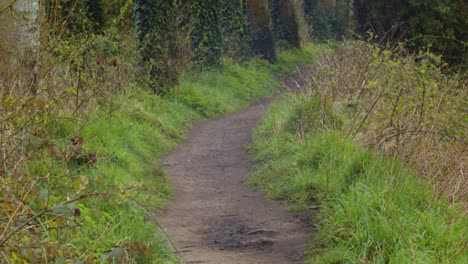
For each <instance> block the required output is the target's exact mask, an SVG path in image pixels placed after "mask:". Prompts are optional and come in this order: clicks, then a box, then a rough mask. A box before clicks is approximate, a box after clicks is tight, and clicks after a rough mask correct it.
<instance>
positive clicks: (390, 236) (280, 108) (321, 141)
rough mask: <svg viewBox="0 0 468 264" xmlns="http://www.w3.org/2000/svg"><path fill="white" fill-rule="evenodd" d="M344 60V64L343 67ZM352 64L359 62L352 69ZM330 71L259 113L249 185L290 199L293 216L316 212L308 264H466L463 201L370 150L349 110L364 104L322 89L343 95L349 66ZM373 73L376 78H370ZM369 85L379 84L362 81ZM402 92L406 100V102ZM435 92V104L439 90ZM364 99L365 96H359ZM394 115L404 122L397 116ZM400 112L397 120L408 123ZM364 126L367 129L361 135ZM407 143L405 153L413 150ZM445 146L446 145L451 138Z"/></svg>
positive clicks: (402, 164)
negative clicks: (343, 78) (355, 134)
mask: <svg viewBox="0 0 468 264" xmlns="http://www.w3.org/2000/svg"><path fill="white" fill-rule="evenodd" d="M356 54H358V53H356ZM347 55H348V56H351V55H350V54H347ZM360 56H363V55H362V54H361V55H360ZM330 61H332V60H330ZM338 61H339V60H338ZM321 62H323V61H321ZM335 62H336V60H335ZM340 62H341V61H340ZM347 62H348V63H349V61H347ZM347 62H346V58H345V61H343V64H347ZM390 62H391V61H390V60H387V61H385V63H384V64H383V65H386V66H388V65H391V66H395V65H405V66H404V67H401V69H405V70H406V72H405V73H406V74H410V73H411V71H410V70H409V69H411V68H410V67H409V66H408V65H407V64H404V62H401V61H400V64H395V63H393V64H392V63H390ZM321 65H322V66H323V67H325V68H326V67H327V66H328V65H327V64H325V63H323V64H321ZM364 65H365V64H364ZM353 67H354V69H355V68H356V67H357V66H356V64H354V65H352V64H351V65H350V66H349V68H353ZM349 68H347V69H349ZM327 69H328V68H326V69H325V72H326V73H320V70H319V73H318V75H322V77H323V76H324V75H326V76H327V77H328V78H327V79H325V78H321V77H318V78H319V79H320V78H321V79H320V80H321V82H315V85H314V86H313V87H314V88H315V89H314V90H315V92H313V91H308V93H306V94H303V95H286V96H285V97H284V98H283V99H282V100H280V101H279V102H277V103H275V104H273V105H272V107H271V109H270V110H269V111H268V112H267V114H266V115H265V116H264V117H263V120H262V122H261V123H260V125H259V126H258V128H257V130H256V133H255V135H254V144H253V145H252V147H251V150H252V156H253V158H254V159H255V160H256V161H257V162H258V166H257V168H256V170H255V172H254V173H253V174H252V176H251V178H250V180H249V183H250V184H251V185H252V186H256V187H259V188H261V189H263V190H265V191H266V193H267V195H268V196H269V197H270V198H271V199H279V200H284V201H285V202H286V204H287V205H288V206H289V207H290V208H291V209H292V210H296V211H306V210H315V209H317V208H320V211H319V212H318V215H317V217H316V219H315V220H314V221H316V224H317V232H316V233H315V234H314V237H313V240H312V242H311V246H310V247H309V250H308V254H307V262H308V263H466V262H467V261H468V255H467V253H466V232H467V230H466V226H468V221H467V219H466V217H465V214H464V209H463V207H462V204H461V203H459V202H453V200H451V199H449V198H448V196H447V195H443V194H441V192H439V191H436V189H435V188H434V186H437V185H433V184H431V182H429V181H427V180H424V179H423V178H422V177H421V174H420V171H419V170H417V169H413V168H414V167H413V165H412V164H414V163H412V162H409V161H408V160H406V159H402V156H399V155H391V156H390V155H389V152H387V149H380V148H378V147H377V146H374V148H366V147H365V146H366V145H365V144H363V141H364V140H363V139H362V137H355V138H353V137H352V136H350V133H349V131H350V130H351V131H352V129H350V127H351V128H352V126H353V116H354V114H355V113H356V111H351V110H352V109H356V108H357V109H360V108H361V107H362V106H363V105H364V103H362V102H364V101H365V100H364V99H362V101H361V102H359V101H358V103H356V101H355V100H353V99H354V98H353V96H352V95H350V93H347V95H348V96H347V97H346V100H344V99H343V98H342V97H340V96H338V92H337V93H333V95H334V96H335V97H333V96H332V95H331V93H330V92H327V91H325V90H327V89H328V88H329V87H330V86H332V85H338V87H336V89H337V90H336V91H340V86H339V85H343V83H344V82H337V81H336V79H334V78H335V76H339V75H340V74H341V73H342V72H340V70H343V68H334V69H333V72H329V71H328V70H327ZM330 70H332V69H330ZM394 70H395V69H394ZM348 73H349V72H348ZM385 73H386V74H387V75H390V76H388V79H390V80H396V81H397V82H398V84H399V85H402V83H405V79H402V78H396V76H393V75H392V74H395V72H392V71H388V70H387V71H385ZM399 73H400V74H401V73H403V72H399ZM366 74H367V73H366ZM369 76H376V75H375V74H372V72H371V73H369ZM398 76H403V75H398ZM429 76H435V75H434V73H432V74H429ZM411 78H413V77H411ZM315 80H317V79H315ZM348 81H349V82H348V83H353V81H352V80H348ZM368 81H373V80H372V79H370V80H369V79H367V80H366V82H365V83H369V82H368ZM361 83H362V82H360V83H359V84H361ZM374 84H375V83H374ZM439 85H441V83H439ZM320 87H322V88H320ZM403 87H405V86H403ZM437 87H441V86H437ZM341 88H343V89H344V87H343V86H341ZM318 89H322V91H317V90H318ZM402 89H403V88H402ZM440 89H441V90H443V89H442V88H440ZM328 91H329V90H328ZM347 91H348V92H349V90H347ZM451 91H453V89H452V90H451ZM392 94H393V95H394V96H396V95H397V93H392ZM402 94H403V95H405V94H404V93H400V100H403V99H402V98H404V97H405V96H403V95H402ZM445 94H447V93H445ZM358 95H359V94H356V96H358ZM431 96H433V97H434V98H437V94H436V93H433V94H431ZM360 98H365V96H363V95H362V92H361V95H360ZM373 98H375V97H373ZM333 100H335V101H333ZM382 101H383V102H388V103H389V104H391V103H392V102H394V100H393V101H392V100H391V99H388V100H382ZM346 102H354V104H348V103H346ZM371 102H375V101H371ZM361 103H362V104H361ZM349 105H351V107H352V109H351V110H350V109H349V108H347V107H346V106H349ZM391 105H393V104H391ZM440 105H443V103H442V102H441V103H440V104H439V107H440ZM365 106H366V105H364V107H362V108H364V109H366V107H365ZM362 108H361V109H362ZM375 109H378V108H375ZM382 109H388V108H387V107H386V108H383V106H382ZM390 109H392V108H390ZM397 109H398V110H396V111H402V110H401V108H400V107H398V108H397ZM376 112H377V110H376ZM373 113H374V112H373ZM394 115H395V117H394V118H395V119H397V118H399V115H398V112H397V114H395V113H394ZM401 115H402V117H401V119H402V118H403V116H404V117H408V115H407V114H401ZM390 116H391V115H390V114H387V115H386V116H385V115H383V116H381V115H377V117H379V118H380V119H377V124H386V121H384V120H383V119H384V118H385V117H387V118H390ZM397 116H398V117H397ZM373 119H374V118H373V117H368V120H367V122H376V121H374V120H373ZM369 120H370V121H369ZM431 120H437V119H435V118H432V119H431ZM444 120H445V119H444ZM367 125H368V123H366V124H365V125H363V126H361V127H364V129H363V131H362V133H363V134H364V135H367V134H366V133H368V132H367V131H368V130H367V129H369V128H367V129H366V127H368V126H367ZM370 127H372V128H375V126H370ZM454 127H455V125H454V126H451V128H454ZM371 131H372V132H374V133H377V132H378V131H376V130H371ZM457 131H458V130H457ZM413 139H414V137H413ZM364 142H365V141H364ZM405 142H408V141H405ZM406 144H407V146H406V147H407V148H409V147H410V146H413V145H412V144H409V143H406ZM439 144H441V145H443V146H445V147H446V146H450V145H449V144H450V142H448V141H447V140H444V141H441V142H440V143H439ZM457 144H458V143H457ZM434 149H440V148H438V147H437V148H436V147H435V148H434ZM416 168H417V167H416ZM447 170H450V168H448V169H447ZM311 221H312V219H311Z"/></svg>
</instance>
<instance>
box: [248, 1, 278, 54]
mask: <svg viewBox="0 0 468 264" xmlns="http://www.w3.org/2000/svg"><path fill="white" fill-rule="evenodd" d="M247 4H248V13H249V22H250V27H251V41H252V51H253V52H254V53H255V54H256V55H260V56H261V57H262V58H264V59H266V60H268V61H270V62H274V61H275V60H276V52H275V44H274V41H273V33H272V30H271V18H270V12H269V6H268V0H248V1H247Z"/></svg>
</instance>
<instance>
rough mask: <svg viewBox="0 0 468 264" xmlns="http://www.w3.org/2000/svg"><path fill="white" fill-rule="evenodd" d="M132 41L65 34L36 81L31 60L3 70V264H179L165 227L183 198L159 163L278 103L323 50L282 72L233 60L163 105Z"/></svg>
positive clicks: (293, 58) (43, 56)
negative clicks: (259, 101) (232, 116)
mask: <svg viewBox="0 0 468 264" xmlns="http://www.w3.org/2000/svg"><path fill="white" fill-rule="evenodd" d="M55 34H59V36H56V37H55ZM123 36H125V34H122V32H120V31H119V29H117V28H116V27H110V28H109V29H106V30H105V32H101V33H100V34H99V35H97V34H92V33H87V34H73V35H72V36H69V37H67V38H64V37H60V33H54V34H52V35H49V36H48V37H49V39H47V40H44V42H43V43H47V45H43V46H41V47H40V49H41V50H40V52H38V53H37V54H38V55H37V56H38V57H37V58H36V65H39V66H38V67H36V68H34V69H32V68H31V67H30V66H29V65H25V64H24V61H28V60H22V59H21V55H20V54H15V53H13V52H11V53H9V55H8V56H2V57H1V58H0V60H1V62H0V67H1V68H0V76H1V81H2V82H1V83H0V149H1V157H0V158H1V163H0V219H1V220H0V262H2V263H46V262H54V261H55V262H56V263H68V262H69V261H78V262H75V263H113V262H118V263H176V262H177V258H176V257H175V255H174V254H173V248H172V247H171V245H170V241H168V240H167V238H166V236H165V234H164V233H163V232H162V231H161V229H159V228H158V227H157V226H158V224H157V223H158V222H157V216H156V213H157V210H159V209H162V208H163V207H164V205H165V202H166V201H167V200H168V199H169V198H170V197H171V195H172V187H171V185H170V183H169V182H168V180H167V179H166V177H165V176H164V174H163V172H162V170H161V168H160V166H159V165H158V158H159V156H160V155H161V154H163V153H166V152H167V151H169V150H170V149H171V148H173V147H174V146H175V145H176V143H177V142H179V141H180V140H182V139H183V137H184V133H185V131H186V130H187V129H188V128H189V127H190V124H191V121H193V120H194V119H200V118H205V117H211V116H214V115H218V114H222V113H227V112H230V111H234V110H236V109H239V108H241V107H243V106H246V105H248V104H249V103H250V102H252V100H254V99H255V98H259V97H261V96H265V95H270V94H272V93H274V91H275V90H276V89H277V88H278V85H279V78H280V76H283V75H284V74H287V73H291V71H293V70H294V69H295V67H296V66H297V65H305V64H308V63H310V62H311V61H312V60H313V58H314V57H315V56H316V55H317V54H318V53H319V52H320V51H321V50H322V48H321V47H317V46H313V45H310V46H308V47H307V48H305V49H303V50H301V51H299V50H298V51H289V52H283V53H282V54H281V55H280V56H279V61H278V63H277V64H275V65H271V64H269V63H267V62H265V61H262V60H257V59H252V60H250V61H247V62H243V63H237V64H235V63H233V62H232V61H230V60H228V59H227V60H225V61H224V63H223V64H224V65H223V67H222V68H220V69H218V70H208V71H203V72H200V71H192V72H187V73H186V74H185V77H184V78H182V81H181V84H180V85H179V86H178V87H176V88H175V89H173V90H172V91H170V92H167V94H165V95H164V96H161V95H155V94H153V93H152V92H150V91H151V89H148V88H147V87H144V83H145V82H144V79H143V81H142V79H139V73H138V72H137V71H136V69H137V67H136V65H137V64H138V58H137V54H138V50H137V45H136V43H135V41H134V40H131V39H130V38H125V37H123ZM3 48H5V51H6V50H7V48H8V47H3ZM12 50H14V49H12ZM5 65H7V67H4V66H5ZM25 71H31V72H30V73H33V72H34V76H33V77H34V78H24V76H31V75H28V73H29V72H25ZM36 78H37V79H36ZM31 82H33V83H35V84H36V85H31V84H32V83H31ZM80 261H81V262H80Z"/></svg>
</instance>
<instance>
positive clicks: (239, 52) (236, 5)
mask: <svg viewBox="0 0 468 264" xmlns="http://www.w3.org/2000/svg"><path fill="white" fill-rule="evenodd" d="M222 6H223V8H222V27H223V36H224V54H225V56H227V57H229V58H233V59H235V60H239V59H242V58H245V57H247V56H249V55H250V47H249V39H248V37H249V29H248V23H247V14H246V12H245V6H246V1H245V0H222Z"/></svg>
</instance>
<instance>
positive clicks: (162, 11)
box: [134, 0, 179, 93]
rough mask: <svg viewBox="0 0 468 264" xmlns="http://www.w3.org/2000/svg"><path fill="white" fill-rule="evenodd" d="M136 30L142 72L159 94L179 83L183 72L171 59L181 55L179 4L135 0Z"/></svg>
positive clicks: (162, 0) (169, 0)
mask: <svg viewBox="0 0 468 264" xmlns="http://www.w3.org/2000/svg"><path fill="white" fill-rule="evenodd" d="M134 13H135V31H136V34H137V37H138V43H139V51H140V63H139V66H140V72H141V73H142V74H143V75H146V76H147V79H148V82H149V86H150V87H151V89H152V90H153V91H154V92H156V93H163V92H164V91H165V90H166V89H167V88H168V87H172V86H175V85H177V83H178V80H179V74H178V72H177V69H176V68H175V67H172V66H173V65H171V61H172V59H173V58H175V57H177V45H176V36H177V35H176V30H177V4H176V3H175V2H174V1H171V0H158V1H151V0H135V1H134Z"/></svg>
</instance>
